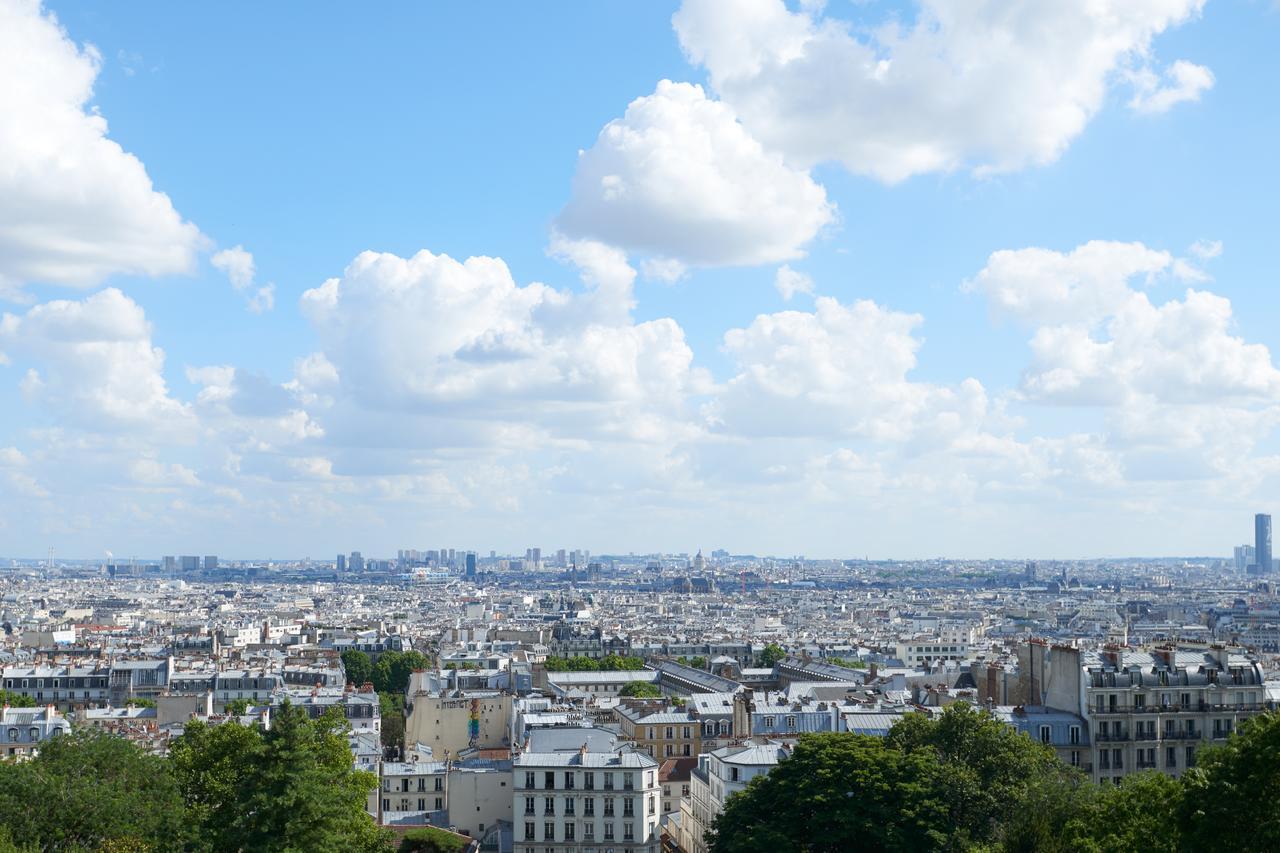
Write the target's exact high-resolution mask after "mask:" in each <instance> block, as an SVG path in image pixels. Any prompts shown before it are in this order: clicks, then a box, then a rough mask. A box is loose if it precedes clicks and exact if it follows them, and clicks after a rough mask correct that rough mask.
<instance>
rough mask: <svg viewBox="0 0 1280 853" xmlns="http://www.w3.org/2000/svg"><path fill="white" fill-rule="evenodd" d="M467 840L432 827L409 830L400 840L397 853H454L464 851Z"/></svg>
mask: <svg viewBox="0 0 1280 853" xmlns="http://www.w3.org/2000/svg"><path fill="white" fill-rule="evenodd" d="M469 843H470V842H469V840H468V839H467V838H465V837H464V836H461V835H455V834H454V833H452V832H447V831H445V830H443V829H437V828H436V827H434V826H424V827H421V828H419V829H411V830H409V831H408V832H406V833H405V834H404V838H402V839H401V840H400V847H399V848H398V850H399V853H454V851H456V850H465V849H466V847H467V845H468V844H469Z"/></svg>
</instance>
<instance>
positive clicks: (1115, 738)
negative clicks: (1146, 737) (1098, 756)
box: [1093, 732, 1132, 743]
mask: <svg viewBox="0 0 1280 853" xmlns="http://www.w3.org/2000/svg"><path fill="white" fill-rule="evenodd" d="M1093 739H1094V740H1095V741H1097V742H1098V743H1120V742H1124V741H1129V740H1132V738H1130V737H1129V734H1128V733H1127V732H1126V733H1123V734H1115V733H1112V734H1106V735H1094V736H1093Z"/></svg>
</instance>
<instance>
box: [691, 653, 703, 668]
mask: <svg viewBox="0 0 1280 853" xmlns="http://www.w3.org/2000/svg"><path fill="white" fill-rule="evenodd" d="M689 666H691V667H693V668H694V669H706V668H707V659H706V658H704V657H703V656H702V655H697V656H695V657H694V658H693V660H691V661H689Z"/></svg>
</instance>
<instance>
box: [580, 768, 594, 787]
mask: <svg viewBox="0 0 1280 853" xmlns="http://www.w3.org/2000/svg"><path fill="white" fill-rule="evenodd" d="M582 788H583V790H586V791H594V790H595V789H596V774H595V773H593V772H591V771H590V770H588V771H587V772H585V773H583V774H582Z"/></svg>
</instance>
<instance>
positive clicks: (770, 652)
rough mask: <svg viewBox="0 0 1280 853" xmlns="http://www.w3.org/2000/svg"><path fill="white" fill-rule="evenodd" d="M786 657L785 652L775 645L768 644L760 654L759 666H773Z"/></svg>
mask: <svg viewBox="0 0 1280 853" xmlns="http://www.w3.org/2000/svg"><path fill="white" fill-rule="evenodd" d="M786 656H787V650H786V649H784V648H783V647H782V646H780V645H778V644H777V643H770V644H769V645H767V646H765V647H764V651H762V652H760V665H761V666H773V665H774V664H775V663H777V662H778V661H780V660H782V659H783V658H785V657H786Z"/></svg>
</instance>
